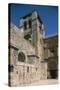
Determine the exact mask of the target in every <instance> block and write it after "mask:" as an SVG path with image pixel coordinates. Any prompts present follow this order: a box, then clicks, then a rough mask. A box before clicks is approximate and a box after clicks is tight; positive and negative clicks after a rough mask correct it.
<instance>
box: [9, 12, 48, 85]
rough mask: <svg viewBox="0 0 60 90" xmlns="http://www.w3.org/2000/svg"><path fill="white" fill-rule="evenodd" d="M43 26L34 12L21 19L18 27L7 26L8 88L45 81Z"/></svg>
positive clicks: (46, 64) (45, 64)
mask: <svg viewBox="0 0 60 90" xmlns="http://www.w3.org/2000/svg"><path fill="white" fill-rule="evenodd" d="M44 33H45V31H44V26H43V23H42V21H41V19H40V17H39V16H38V14H37V12H36V11H33V12H32V13H29V14H28V15H26V16H23V17H21V20H20V27H19V28H17V27H16V26H15V25H14V24H10V26H9V86H20V85H28V84H30V83H33V82H36V81H37V82H38V81H40V80H46V79H47V75H48V74H47V67H48V63H47V59H45V48H44V47H45V42H44Z"/></svg>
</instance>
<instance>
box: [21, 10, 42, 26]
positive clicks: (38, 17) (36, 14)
mask: <svg viewBox="0 0 60 90" xmlns="http://www.w3.org/2000/svg"><path fill="white" fill-rule="evenodd" d="M33 14H35V16H36V18H37V19H38V20H39V22H40V23H41V24H42V23H43V22H42V20H41V18H40V15H39V14H38V12H37V11H36V10H33V11H31V12H29V13H27V14H26V15H24V16H22V17H20V19H23V20H24V19H26V18H28V17H31V16H32V15H33Z"/></svg>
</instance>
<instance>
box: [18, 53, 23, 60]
mask: <svg viewBox="0 0 60 90" xmlns="http://www.w3.org/2000/svg"><path fill="white" fill-rule="evenodd" d="M18 61H21V62H25V54H24V53H23V52H20V53H19V54H18Z"/></svg>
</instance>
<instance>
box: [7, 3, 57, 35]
mask: <svg viewBox="0 0 60 90" xmlns="http://www.w3.org/2000/svg"><path fill="white" fill-rule="evenodd" d="M8 10H9V12H10V14H9V17H10V23H11V22H12V23H13V24H15V25H16V26H17V27H19V26H20V17H22V16H25V15H27V14H28V13H30V12H31V11H33V10H36V11H37V13H38V14H39V17H40V18H41V20H42V22H43V24H44V30H45V35H46V36H49V35H54V34H57V33H58V6H44V5H30V4H29V5H28V4H10V7H9V9H8Z"/></svg>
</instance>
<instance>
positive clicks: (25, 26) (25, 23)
mask: <svg viewBox="0 0 60 90" xmlns="http://www.w3.org/2000/svg"><path fill="white" fill-rule="evenodd" d="M24 29H25V30H26V29H27V22H26V21H25V22H24Z"/></svg>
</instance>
